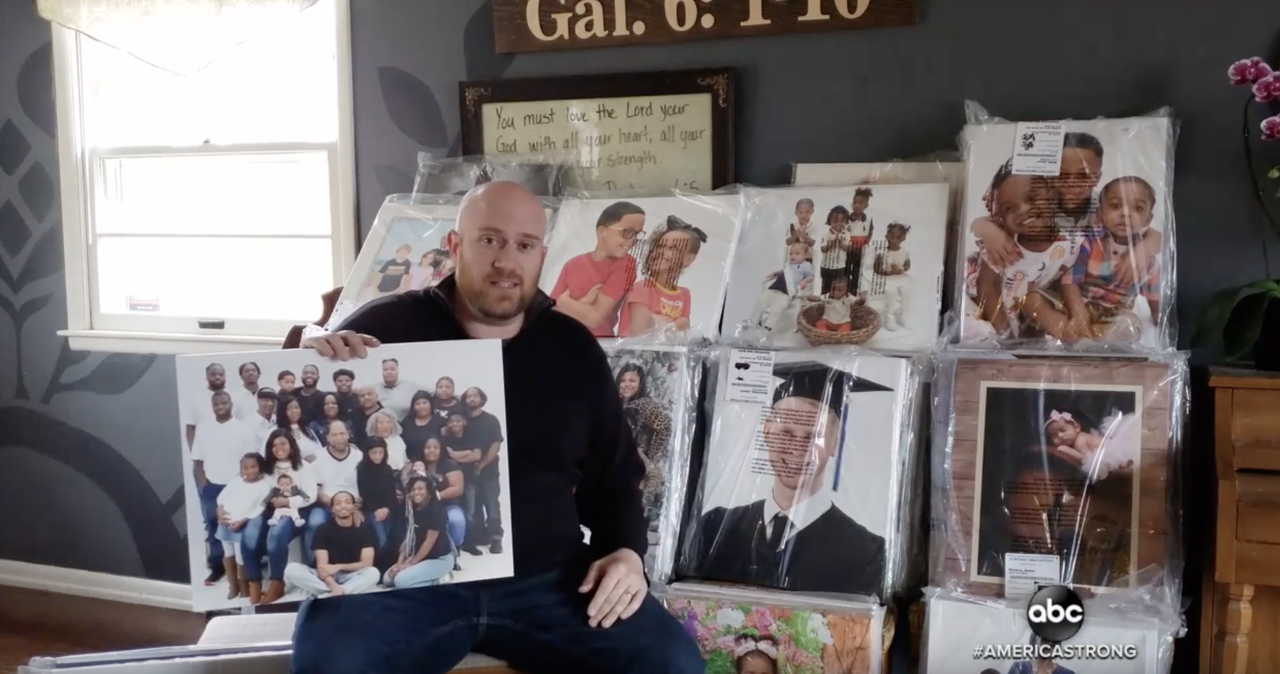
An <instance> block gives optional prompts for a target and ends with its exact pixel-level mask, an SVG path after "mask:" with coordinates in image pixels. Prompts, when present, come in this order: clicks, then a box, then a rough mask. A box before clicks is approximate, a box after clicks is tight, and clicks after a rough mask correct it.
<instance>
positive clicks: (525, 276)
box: [447, 181, 547, 325]
mask: <svg viewBox="0 0 1280 674" xmlns="http://www.w3.org/2000/svg"><path fill="white" fill-rule="evenodd" d="M546 235H547V215H546V211H545V210H544V208H543V205H542V202H541V201H539V200H538V198H537V197H535V196H534V195H533V194H532V193H531V192H529V190H528V189H526V188H524V187H523V186H521V185H519V184H517V183H513V182H505V181H498V182H491V183H485V184H483V185H479V186H477V187H475V188H473V189H472V190H471V191H470V192H468V193H467V195H466V196H465V197H463V198H462V204H461V207H460V208H459V211H458V227H457V230H456V231H453V232H450V233H449V237H448V240H447V245H448V248H449V252H450V254H451V255H452V256H453V259H454V260H455V261H456V265H457V266H456V270H455V271H454V274H453V277H454V280H455V282H456V284H457V296H456V297H455V301H457V302H459V303H462V304H464V305H465V308H466V310H467V312H468V313H469V314H471V316H472V317H474V318H475V319H477V320H478V321H481V322H484V323H490V324H493V325H506V324H510V323H511V322H512V321H515V320H517V319H518V318H520V317H521V316H522V315H523V314H524V311H525V309H527V308H528V307H529V304H530V303H531V302H532V301H533V298H534V296H535V295H536V294H537V292H538V278H539V276H541V275H542V263H543V261H544V260H545V259H546V257H547V247H546V244H545V243H544V239H545V238H546Z"/></svg>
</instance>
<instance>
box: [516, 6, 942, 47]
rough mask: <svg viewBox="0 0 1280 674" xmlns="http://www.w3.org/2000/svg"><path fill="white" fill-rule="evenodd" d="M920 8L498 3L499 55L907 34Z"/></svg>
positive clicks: (916, 18)
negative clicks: (892, 29)
mask: <svg viewBox="0 0 1280 674" xmlns="http://www.w3.org/2000/svg"><path fill="white" fill-rule="evenodd" d="M917 20H918V16H917V13H916V3H915V0H493V32H494V41H495V43H496V45H497V50H498V53H499V54H508V53H514V52H529V51H551V50H557V49H584V48H590V47H617V46H622V45H633V44H656V43H660V42H687V41H692V40H708V39H712V38H724V37H748V36H753V35H778V34H782V33H813V32H821V31H830V30H843V29H847V28H882V27H888V26H907V25H912V24H915V23H916V21H917Z"/></svg>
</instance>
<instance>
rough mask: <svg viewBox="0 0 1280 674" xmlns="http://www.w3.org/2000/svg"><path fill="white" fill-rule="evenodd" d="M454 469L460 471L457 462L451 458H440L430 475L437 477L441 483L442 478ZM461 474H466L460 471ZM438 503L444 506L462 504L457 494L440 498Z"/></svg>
mask: <svg viewBox="0 0 1280 674" xmlns="http://www.w3.org/2000/svg"><path fill="white" fill-rule="evenodd" d="M455 470H456V471H459V472H462V467H461V466H459V465H458V463H457V462H456V461H454V460H453V459H446V458H441V459H440V460H439V461H437V462H436V469H435V470H434V471H433V472H432V476H433V477H435V478H437V479H439V480H440V484H442V485H443V484H444V480H445V479H446V476H448V475H449V473H452V472H453V471H455ZM462 474H463V476H465V475H466V473H465V472H462ZM442 488H443V487H442ZM440 503H441V504H442V505H445V506H451V505H456V506H460V505H462V498H461V497H459V496H455V497H453V498H445V499H440Z"/></svg>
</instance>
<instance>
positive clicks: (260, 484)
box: [218, 476, 275, 522]
mask: <svg viewBox="0 0 1280 674" xmlns="http://www.w3.org/2000/svg"><path fill="white" fill-rule="evenodd" d="M274 485H275V483H274V482H272V481H271V480H268V479H267V478H266V476H262V477H259V478H258V480H257V481H256V482H245V481H244V478H239V477H237V478H236V479H234V480H232V481H230V482H228V483H227V486H226V488H225V489H223V490H222V493H220V494H218V505H220V506H222V510H223V511H225V512H226V513H227V517H229V518H231V521H232V522H236V521H239V520H251V519H253V518H255V517H257V516H258V515H261V514H262V513H263V511H265V510H266V505H264V503H263V502H264V501H265V500H266V498H267V494H270V493H271V488H272V487H273V486H274Z"/></svg>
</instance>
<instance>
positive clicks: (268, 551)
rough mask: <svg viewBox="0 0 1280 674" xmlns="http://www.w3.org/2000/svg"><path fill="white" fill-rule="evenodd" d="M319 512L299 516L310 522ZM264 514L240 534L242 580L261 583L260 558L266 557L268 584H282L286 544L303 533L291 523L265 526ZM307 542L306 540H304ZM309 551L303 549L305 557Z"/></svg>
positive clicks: (307, 510)
mask: <svg viewBox="0 0 1280 674" xmlns="http://www.w3.org/2000/svg"><path fill="white" fill-rule="evenodd" d="M315 510H321V508H318V507H314V506H312V507H307V508H303V509H301V510H299V511H298V514H299V515H301V516H302V517H304V518H306V519H307V522H308V523H310V521H311V517H310V515H311V512H312V511H315ZM267 517H268V515H267V514H265V513H264V514H263V515H262V516H260V517H257V518H255V519H252V520H249V521H248V522H247V523H246V524H245V525H244V529H241V530H240V534H241V541H242V542H243V544H244V551H243V556H244V578H245V580H250V581H260V580H262V557H263V555H264V554H265V555H266V557H267V565H268V568H269V570H270V573H271V575H270V580H284V567H285V566H287V565H288V564H289V544H290V543H292V542H293V539H295V538H297V537H298V536H299V535H300V534H302V533H303V532H302V531H301V530H299V529H298V527H297V526H295V525H294V523H293V520H291V519H287V518H286V519H281V520H280V521H279V522H276V523H275V524H272V525H270V526H267ZM303 542H304V543H305V542H306V539H305V538H304V539H303ZM308 552H309V550H307V549H305V548H304V549H303V556H304V557H305V556H306V555H307V553H308Z"/></svg>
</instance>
